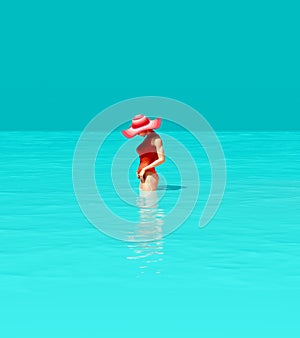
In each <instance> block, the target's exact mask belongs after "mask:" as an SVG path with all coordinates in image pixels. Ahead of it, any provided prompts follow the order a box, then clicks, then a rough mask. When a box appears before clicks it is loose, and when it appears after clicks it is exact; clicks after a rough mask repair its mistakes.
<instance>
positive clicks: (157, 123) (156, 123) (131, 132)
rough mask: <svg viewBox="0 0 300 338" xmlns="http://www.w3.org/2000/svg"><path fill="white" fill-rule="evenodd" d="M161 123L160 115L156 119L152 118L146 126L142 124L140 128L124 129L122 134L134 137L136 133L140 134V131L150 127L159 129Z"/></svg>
mask: <svg viewBox="0 0 300 338" xmlns="http://www.w3.org/2000/svg"><path fill="white" fill-rule="evenodd" d="M160 125H161V118H160V117H158V118H157V119H155V120H150V123H148V124H147V125H145V126H142V127H140V128H132V127H130V128H128V129H126V130H122V134H123V135H124V136H125V137H127V138H131V137H134V136H135V135H137V134H139V133H140V132H142V131H144V130H148V129H157V128H159V127H160Z"/></svg>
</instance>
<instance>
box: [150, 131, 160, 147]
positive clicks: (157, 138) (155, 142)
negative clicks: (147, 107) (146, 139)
mask: <svg viewBox="0 0 300 338" xmlns="http://www.w3.org/2000/svg"><path fill="white" fill-rule="evenodd" d="M152 145H154V146H156V147H161V146H162V139H161V138H160V136H159V135H158V134H156V133H155V135H154V137H153V139H152Z"/></svg>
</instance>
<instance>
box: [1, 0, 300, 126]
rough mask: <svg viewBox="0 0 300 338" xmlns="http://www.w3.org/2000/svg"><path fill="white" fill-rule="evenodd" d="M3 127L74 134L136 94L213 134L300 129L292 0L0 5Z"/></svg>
mask: <svg viewBox="0 0 300 338" xmlns="http://www.w3.org/2000/svg"><path fill="white" fill-rule="evenodd" d="M0 7H1V8H0V29H1V56H0V61H1V62H0V111H1V127H0V129H2V130H69V129H70V130H81V129H83V128H84V127H85V125H86V124H87V123H88V122H89V121H90V120H91V118H93V117H94V116H95V115H96V114H98V113H99V112H100V111H101V110H103V109H105V108H106V107H107V106H109V105H111V104H114V103H116V102H118V101H120V100H124V99H128V98H131V97H136V96H144V95H158V96H167V97H171V98H175V99H177V100H180V101H182V102H185V103H187V104H189V105H191V106H193V107H194V108H195V109H197V110H198V111H199V112H200V113H201V114H202V115H203V116H204V117H205V118H206V119H207V120H208V121H209V123H210V124H211V125H212V127H213V128H214V129H216V130H300V117H299V112H300V94H299V89H300V84H299V78H300V66H299V60H300V52H299V28H300V27H299V26H300V23H299V5H298V4H297V2H296V1H251V2H250V1H246V2H245V1H243V2H241V1H205V2H199V1H184V2H177V3H176V2H171V1H163V2H161V1H151V2H140V1H130V2H128V1H127V2H121V1H119V2H116V1H111V2H105V3H101V2H99V1H97V2H96V1H95V2H91V1H85V2H83V1H80V2H79V1H75V2H74V1H73V2H71V1H64V2H61V1H51V2H49V1H46V2H38V1H26V2H20V1H19V2H18V1H17V2H12V3H8V2H6V3H5V4H4V3H2V4H1V5H0Z"/></svg>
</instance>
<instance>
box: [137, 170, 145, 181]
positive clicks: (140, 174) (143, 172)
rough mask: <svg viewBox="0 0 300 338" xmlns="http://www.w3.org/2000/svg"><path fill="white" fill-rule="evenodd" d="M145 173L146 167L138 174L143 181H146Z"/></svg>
mask: <svg viewBox="0 0 300 338" xmlns="http://www.w3.org/2000/svg"><path fill="white" fill-rule="evenodd" d="M144 174H145V169H142V170H141V171H140V173H139V174H138V178H139V179H140V181H141V182H142V183H144V182H145V181H144Z"/></svg>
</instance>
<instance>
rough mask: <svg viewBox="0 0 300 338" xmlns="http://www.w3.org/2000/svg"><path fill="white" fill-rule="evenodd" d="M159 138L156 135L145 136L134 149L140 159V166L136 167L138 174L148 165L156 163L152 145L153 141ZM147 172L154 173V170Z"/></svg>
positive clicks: (154, 149)
mask: <svg viewBox="0 0 300 338" xmlns="http://www.w3.org/2000/svg"><path fill="white" fill-rule="evenodd" d="M157 137H159V136H158V135H157V134H155V133H154V135H151V136H146V138H145V140H144V141H143V142H142V143H141V144H140V145H139V146H138V147H137V148H136V151H137V153H138V154H139V157H140V164H139V167H138V173H139V172H140V171H141V170H142V169H143V168H145V167H146V166H147V165H149V164H150V163H152V162H154V161H156V160H157V159H158V154H157V150H156V147H155V145H153V144H152V143H153V140H154V139H155V138H157ZM147 171H151V172H153V173H156V170H155V168H150V169H147Z"/></svg>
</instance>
